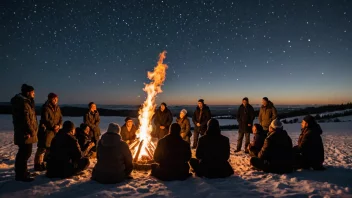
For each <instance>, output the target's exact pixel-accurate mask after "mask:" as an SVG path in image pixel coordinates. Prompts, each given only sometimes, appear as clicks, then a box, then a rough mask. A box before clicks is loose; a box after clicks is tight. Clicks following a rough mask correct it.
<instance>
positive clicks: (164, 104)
mask: <svg viewBox="0 0 352 198" xmlns="http://www.w3.org/2000/svg"><path fill="white" fill-rule="evenodd" d="M166 107H167V105H166V103H165V102H162V103H161V104H160V110H161V111H164V110H165V109H166Z"/></svg>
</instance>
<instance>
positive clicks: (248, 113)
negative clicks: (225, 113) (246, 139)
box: [236, 104, 255, 133]
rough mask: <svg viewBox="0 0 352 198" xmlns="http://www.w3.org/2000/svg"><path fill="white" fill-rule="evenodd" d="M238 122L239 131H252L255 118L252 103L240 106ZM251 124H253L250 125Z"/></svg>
mask: <svg viewBox="0 0 352 198" xmlns="http://www.w3.org/2000/svg"><path fill="white" fill-rule="evenodd" d="M236 117H237V122H238V126H239V132H244V133H250V132H252V125H253V120H254V118H255V115H254V109H253V107H252V105H250V104H247V105H246V106H244V105H243V104H242V105H241V106H240V107H239V108H238V111H237V115H236ZM248 124H250V125H251V126H248Z"/></svg>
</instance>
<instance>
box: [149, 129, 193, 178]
mask: <svg viewBox="0 0 352 198" xmlns="http://www.w3.org/2000/svg"><path fill="white" fill-rule="evenodd" d="M180 132H181V127H180V125H179V124H177V123H173V124H172V125H171V126H170V129H169V134H168V135H166V136H165V137H164V138H162V139H160V140H159V142H158V144H157V146H156V149H155V152H154V160H155V162H157V163H158V164H152V172H151V175H152V176H154V177H156V178H158V179H160V180H163V181H172V180H185V179H187V178H188V177H189V176H191V174H190V173H189V165H188V161H189V160H190V158H191V148H190V146H189V144H188V143H187V142H186V141H184V140H183V139H182V137H181V135H180Z"/></svg>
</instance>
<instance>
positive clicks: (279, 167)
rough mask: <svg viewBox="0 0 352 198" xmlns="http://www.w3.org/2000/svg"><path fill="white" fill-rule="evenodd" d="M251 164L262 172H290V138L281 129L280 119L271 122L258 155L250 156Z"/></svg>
mask: <svg viewBox="0 0 352 198" xmlns="http://www.w3.org/2000/svg"><path fill="white" fill-rule="evenodd" d="M250 163H251V165H252V166H253V167H254V168H256V169H259V170H263V171H264V172H271V173H278V174H283V173H289V172H292V170H293V169H292V140H291V138H290V136H288V134H287V132H286V131H285V130H283V126H282V124H281V122H280V120H278V119H275V120H273V121H272V122H271V124H270V127H269V133H268V136H267V138H266V139H265V141H264V146H263V147H262V149H261V150H260V152H259V154H258V157H252V158H251V160H250Z"/></svg>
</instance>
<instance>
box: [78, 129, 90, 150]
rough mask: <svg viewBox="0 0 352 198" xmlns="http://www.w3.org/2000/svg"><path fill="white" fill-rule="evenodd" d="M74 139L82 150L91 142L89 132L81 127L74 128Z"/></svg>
mask: <svg viewBox="0 0 352 198" xmlns="http://www.w3.org/2000/svg"><path fill="white" fill-rule="evenodd" d="M76 139H77V141H78V144H79V146H80V147H81V150H82V151H85V150H86V149H87V148H88V146H89V143H91V142H92V138H91V136H90V135H89V134H86V133H85V132H84V131H83V130H82V129H81V128H79V127H77V128H76Z"/></svg>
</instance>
